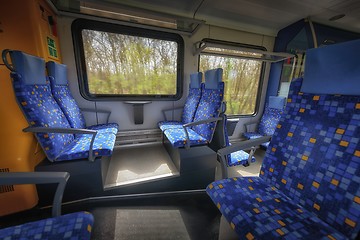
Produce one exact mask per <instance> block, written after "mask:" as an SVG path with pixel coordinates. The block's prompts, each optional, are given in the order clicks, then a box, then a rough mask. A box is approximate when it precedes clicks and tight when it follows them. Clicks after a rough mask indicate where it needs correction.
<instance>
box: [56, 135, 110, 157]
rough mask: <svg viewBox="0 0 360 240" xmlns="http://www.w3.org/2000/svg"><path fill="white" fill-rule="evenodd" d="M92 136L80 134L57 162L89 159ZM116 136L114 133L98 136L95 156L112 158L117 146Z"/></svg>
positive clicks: (95, 143)
mask: <svg viewBox="0 0 360 240" xmlns="http://www.w3.org/2000/svg"><path fill="white" fill-rule="evenodd" d="M91 137H92V136H91V135H89V134H78V135H76V137H75V140H74V141H72V142H71V143H70V144H69V145H67V146H66V147H65V148H64V149H63V150H62V152H61V153H60V154H59V155H58V156H57V158H56V160H57V161H59V160H63V161H64V160H73V159H83V158H88V157H89V149H90V142H91ZM115 139H116V136H115V135H114V134H112V133H106V132H105V133H101V132H98V133H97V134H96V138H95V141H94V145H93V149H94V150H93V155H94V156H95V157H97V156H111V155H112V151H113V148H114V145H115Z"/></svg>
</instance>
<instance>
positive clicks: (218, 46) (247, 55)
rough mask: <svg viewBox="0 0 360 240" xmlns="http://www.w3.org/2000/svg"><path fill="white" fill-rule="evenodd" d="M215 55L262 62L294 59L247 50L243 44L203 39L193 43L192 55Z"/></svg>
mask: <svg viewBox="0 0 360 240" xmlns="http://www.w3.org/2000/svg"><path fill="white" fill-rule="evenodd" d="M199 54H203V55H216V56H227V57H229V56H231V57H236V58H242V59H250V60H257V61H263V62H270V63H275V62H281V61H283V60H286V59H289V58H293V57H295V55H294V54H290V53H284V52H268V51H264V50H260V49H254V48H248V47H246V46H244V45H243V44H241V45H240V44H236V43H228V42H223V41H218V40H213V39H203V40H201V41H198V42H196V43H194V51H193V55H194V56H195V55H199Z"/></svg>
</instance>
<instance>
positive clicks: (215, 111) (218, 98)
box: [192, 68, 224, 142]
mask: <svg viewBox="0 0 360 240" xmlns="http://www.w3.org/2000/svg"><path fill="white" fill-rule="evenodd" d="M222 74H223V69H222V68H217V69H212V70H208V71H206V72H205V86H204V88H203V89H202V93H201V98H200V102H199V105H198V107H197V109H196V113H195V117H194V122H196V121H201V120H205V119H209V118H214V117H218V116H219V114H220V111H221V105H222V103H223V98H224V82H223V81H222ZM215 127H216V122H212V123H206V124H200V125H197V126H193V127H192V129H193V130H194V131H195V132H197V133H198V134H200V135H201V136H203V137H204V138H206V139H207V140H208V141H209V142H210V141H211V139H212V136H213V134H214V130H215Z"/></svg>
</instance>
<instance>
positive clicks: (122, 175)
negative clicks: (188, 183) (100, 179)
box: [116, 163, 178, 186]
mask: <svg viewBox="0 0 360 240" xmlns="http://www.w3.org/2000/svg"><path fill="white" fill-rule="evenodd" d="M175 174H178V172H173V171H171V169H170V167H169V165H168V164H166V163H163V164H161V165H160V166H159V167H158V168H157V169H156V170H155V171H152V172H146V173H141V174H139V173H135V172H133V171H130V170H128V169H125V170H120V171H118V174H117V179H116V186H120V185H127V184H132V183H137V182H143V181H150V180H154V179H158V178H164V177H170V176H174V175H175Z"/></svg>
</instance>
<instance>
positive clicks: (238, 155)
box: [213, 114, 256, 178]
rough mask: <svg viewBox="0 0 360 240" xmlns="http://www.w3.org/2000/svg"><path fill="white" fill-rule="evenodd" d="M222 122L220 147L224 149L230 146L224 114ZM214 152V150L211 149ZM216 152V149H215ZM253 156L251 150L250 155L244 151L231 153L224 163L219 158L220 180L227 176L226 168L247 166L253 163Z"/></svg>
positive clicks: (252, 150)
mask: <svg viewBox="0 0 360 240" xmlns="http://www.w3.org/2000/svg"><path fill="white" fill-rule="evenodd" d="M221 115H222V118H223V120H222V121H221V122H220V123H222V128H223V129H222V133H223V134H222V137H223V139H222V140H221V143H222V144H221V145H222V146H221V147H222V148H223V147H226V146H231V143H230V141H229V136H228V133H227V127H226V125H227V116H226V114H221ZM213 150H214V149H213ZM215 150H218V149H215ZM253 154H254V148H251V150H250V154H249V153H247V152H245V151H244V150H238V151H235V152H232V153H230V154H228V155H227V156H226V157H225V158H224V160H225V162H223V159H222V158H220V159H219V161H220V163H221V168H222V169H221V171H222V178H226V177H227V176H228V171H227V170H228V169H227V168H228V167H233V166H238V165H244V166H248V165H249V160H250V162H255V160H256V159H255V157H254V156H253Z"/></svg>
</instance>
